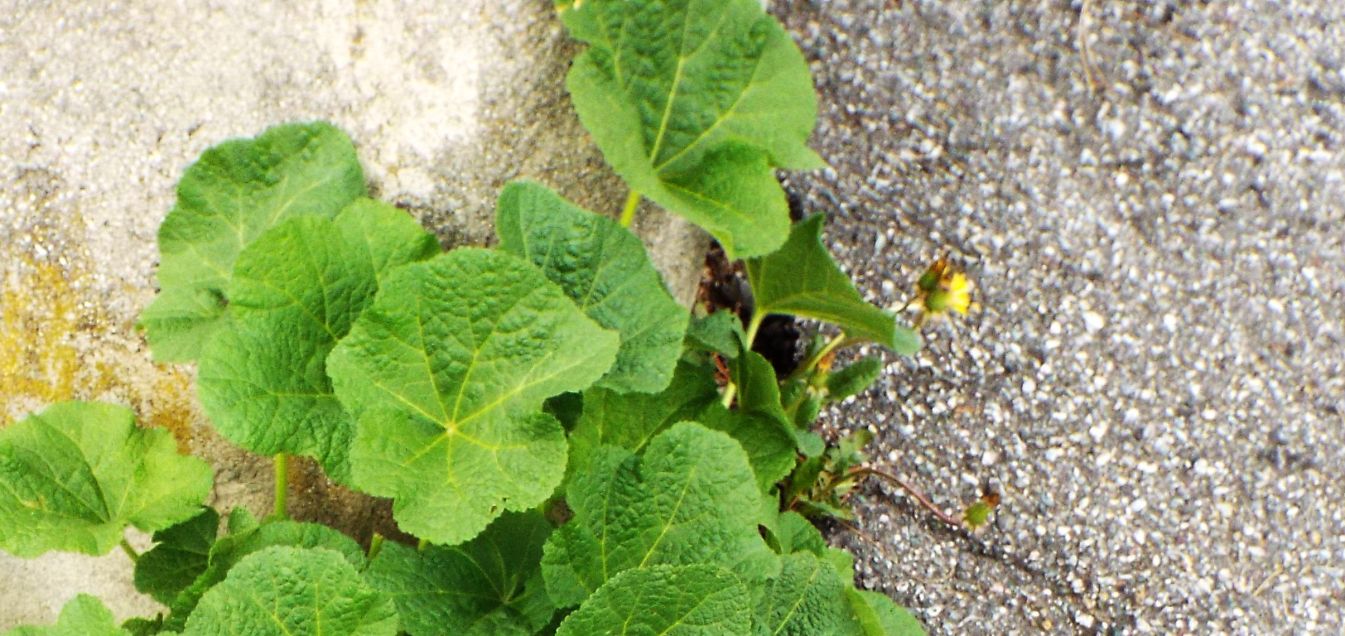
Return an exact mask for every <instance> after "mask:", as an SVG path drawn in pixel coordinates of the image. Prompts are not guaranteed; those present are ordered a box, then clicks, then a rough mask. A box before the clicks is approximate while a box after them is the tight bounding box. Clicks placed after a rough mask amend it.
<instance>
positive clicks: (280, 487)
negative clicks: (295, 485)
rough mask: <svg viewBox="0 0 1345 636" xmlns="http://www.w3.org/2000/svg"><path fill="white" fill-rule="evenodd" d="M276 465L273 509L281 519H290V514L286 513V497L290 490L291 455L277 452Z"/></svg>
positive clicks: (273, 512)
mask: <svg viewBox="0 0 1345 636" xmlns="http://www.w3.org/2000/svg"><path fill="white" fill-rule="evenodd" d="M274 465H275V471H276V474H275V483H276V492H275V505H274V508H273V509H272V514H274V515H275V516H277V517H279V518H281V519H288V518H289V515H288V514H287V513H286V505H285V498H286V495H287V494H288V492H289V477H290V471H289V456H288V455H286V454H285V453H276V456H275V461H274Z"/></svg>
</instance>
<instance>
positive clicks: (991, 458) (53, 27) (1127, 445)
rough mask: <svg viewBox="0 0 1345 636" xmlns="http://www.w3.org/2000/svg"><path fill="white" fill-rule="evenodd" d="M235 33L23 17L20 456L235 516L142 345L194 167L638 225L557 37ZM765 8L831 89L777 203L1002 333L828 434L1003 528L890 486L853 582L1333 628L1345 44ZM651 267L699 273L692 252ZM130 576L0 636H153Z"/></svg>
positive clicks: (1076, 22)
mask: <svg viewBox="0 0 1345 636" xmlns="http://www.w3.org/2000/svg"><path fill="white" fill-rule="evenodd" d="M232 4H233V3H212V4H210V5H207V6H208V8H197V7H196V6H195V5H194V4H192V5H191V6H190V7H189V6H188V5H189V3H158V2H154V3H151V2H133V3H129V4H125V3H124V4H121V5H118V6H117V7H116V8H98V7H83V6H80V7H74V6H61V7H59V8H51V7H47V6H45V5H39V3H35V2H22V1H18V0H0V236H3V237H4V238H5V240H4V241H3V242H0V266H2V267H3V268H4V270H3V272H2V273H3V281H4V285H5V287H4V296H3V302H4V304H3V305H2V306H0V310H2V311H0V364H3V365H7V366H2V367H0V373H4V375H3V378H2V379H3V382H0V420H4V419H12V418H13V417H16V416H18V415H20V414H21V413H23V412H24V411H26V410H27V409H31V408H34V407H35V406H39V405H40V404H42V403H44V402H46V401H50V400H54V399H63V398H65V397H70V396H78V397H94V398H98V397H101V398H106V399H113V400H117V401H121V402H124V403H128V404H132V405H134V406H135V407H136V408H137V409H138V410H139V411H140V412H141V413H142V414H144V416H145V418H146V419H148V420H150V421H152V422H154V423H156V424H162V425H165V426H169V427H170V428H173V429H174V431H175V432H177V433H178V435H179V439H181V440H182V441H183V443H184V445H187V446H191V447H192V448H194V449H195V450H197V451H203V452H206V453H207V454H208V455H211V456H212V458H213V459H214V461H215V463H216V465H217V468H219V469H220V471H221V482H222V485H221V487H220V488H219V489H218V490H219V492H217V496H218V497H219V499H220V500H221V501H225V502H243V504H244V505H252V506H258V505H265V502H264V498H263V495H264V493H259V492H254V491H251V490H249V489H248V487H246V486H243V484H245V483H247V481H248V479H249V478H250V477H256V475H257V471H259V470H261V471H263V472H264V470H265V467H264V466H261V465H259V464H258V463H257V462H255V461H252V460H251V459H249V458H247V457H245V456H242V455H241V454H237V453H234V454H230V453H229V452H227V451H225V450H223V449H221V448H220V446H221V445H220V444H219V443H218V441H217V440H213V439H212V438H211V437H210V436H209V435H208V434H207V433H206V432H205V431H204V429H203V428H202V427H201V423H200V421H199V416H197V415H196V412H195V404H194V401H193V399H192V397H191V394H190V390H189V380H190V375H189V373H188V372H186V371H183V370H180V369H171V368H163V367H156V366H154V365H152V364H150V363H149V362H148V356H147V352H146V351H145V350H144V347H143V343H142V341H141V340H140V339H139V337H138V336H137V335H136V334H135V333H134V332H133V331H132V329H131V328H130V324H131V322H132V321H133V319H134V316H135V315H136V313H137V312H138V311H139V309H140V308H141V307H143V305H144V304H146V303H147V302H148V300H149V299H150V298H151V296H152V293H153V277H152V275H153V264H154V259H155V250H154V231H155V228H156V227H157V225H158V223H159V221H160V220H161V219H162V217H163V215H164V214H165V213H166V212H167V210H168V208H169V207H170V205H171V202H172V196H173V195H172V185H173V183H174V182H175V181H176V179H177V178H178V176H179V175H180V173H181V171H182V169H183V168H184V167H185V166H186V165H187V163H188V162H190V161H191V159H192V158H194V157H195V156H196V155H197V154H199V153H200V151H201V150H203V149H204V148H206V147H207V146H209V145H211V144H213V143H216V142H218V141H219V140H221V139H223V138H226V137H231V136H238V135H251V134H255V133H256V132H258V131H259V130H261V129H262V128H264V127H265V126H267V125H269V124H272V123H275V122H278V121H285V120H291V119H310V118H323V119H329V120H332V121H335V122H337V123H338V124H340V125H341V126H343V127H344V128H346V129H347V130H348V131H349V132H350V133H351V135H352V137H354V138H355V140H356V143H357V146H358V147H359V149H360V152H361V157H362V159H363V160H364V162H365V168H366V172H367V174H368V176H369V180H370V184H371V187H372V188H373V189H374V190H375V191H377V192H378V193H380V194H381V195H382V196H384V197H385V198H388V199H390V200H393V201H396V202H397V203H398V204H400V205H402V206H404V207H406V208H407V209H409V210H411V211H412V213H413V214H415V215H416V216H417V217H418V218H420V219H421V220H422V221H423V222H424V223H426V224H427V225H428V226H430V227H434V228H435V229H436V230H437V231H438V232H439V233H440V236H441V237H442V238H443V239H444V242H445V243H446V244H456V243H461V242H481V241H485V240H488V238H489V227H488V225H487V219H488V218H489V213H490V210H491V208H492V206H491V201H492V200H493V197H494V193H495V192H496V191H497V190H498V187H499V186H500V185H501V184H502V183H503V182H504V181H505V180H507V179H509V178H512V177H515V176H529V177H533V178H538V179H541V180H543V181H545V182H548V183H550V184H551V185H553V186H556V187H558V188H559V189H561V190H562V191H563V192H564V193H565V194H567V195H568V196H571V197H572V198H576V199H577V200H579V201H581V202H582V203H584V204H586V205H589V206H591V207H593V208H595V209H602V210H614V209H615V208H616V207H617V206H618V205H619V204H620V201H621V198H622V191H621V188H620V187H619V185H618V184H617V183H616V182H615V180H614V179H613V178H612V177H611V176H610V174H609V172H608V171H606V170H605V169H603V168H602V167H601V160H600V158H599V157H598V156H597V155H596V154H595V152H594V150H593V149H592V148H591V147H588V146H586V145H585V144H584V143H583V138H584V135H583V133H582V130H581V129H580V128H579V127H578V124H577V121H575V119H574V117H573V115H572V113H571V112H570V109H569V103H568V100H567V99H566V97H565V95H564V93H563V90H562V88H561V87H562V77H563V74H564V70H565V68H566V64H567V61H568V59H569V56H570V55H571V54H572V52H573V49H572V48H571V45H569V44H568V43H567V42H566V38H565V37H564V35H563V33H562V32H561V31H560V28H559V25H558V24H557V23H556V21H555V20H554V19H553V18H552V17H550V14H549V10H548V9H547V8H546V6H545V5H546V4H547V3H544V2H524V1H522V0H519V1H511V2H488V1H486V0H469V1H467V2H459V3H453V4H451V5H445V4H444V3H437V2H429V1H428V0H426V1H423V2H417V1H408V2H397V3H394V2H390V1H378V0H374V1H370V2H362V3H349V4H347V3H337V2H315V1H310V2H299V3H284V4H283V5H282V4H280V3H276V4H273V5H266V6H258V5H257V4H256V3H252V4H248V5H243V4H237V5H236V7H234V8H231V5H232ZM446 7H447V8H446ZM771 9H772V11H773V12H775V13H776V14H777V15H779V16H781V17H782V18H783V19H784V20H785V21H786V23H787V25H788V26H789V28H790V30H791V31H792V32H793V33H794V34H795V36H796V37H797V38H798V39H799V40H800V42H801V45H802V47H803V49H804V51H805V54H806V55H807V56H808V57H809V59H810V60H812V62H813V68H814V73H815V74H816V77H817V81H818V86H819V89H820V91H821V93H822V105H823V115H822V123H821V126H820V128H819V131H818V134H817V136H816V138H815V142H816V145H817V147H818V148H819V149H820V150H821V151H822V153H823V155H824V156H825V157H827V158H828V160H829V161H830V163H831V165H832V168H831V169H830V170H828V171H825V172H821V173H817V174H811V175H795V176H792V177H791V179H790V183H789V186H790V188H791V189H792V190H793V191H794V192H795V193H796V194H798V195H799V196H800V197H801V199H802V200H803V201H804V203H805V206H806V207H807V208H808V209H809V211H816V212H824V213H827V214H828V215H829V216H830V217H831V225H830V230H829V239H830V241H831V242H832V244H833V246H834V247H835V248H836V250H837V251H838V253H839V254H840V257H841V259H842V261H843V262H844V263H845V264H846V266H847V267H848V268H849V269H850V271H851V272H852V273H853V274H854V275H855V276H856V277H857V279H858V280H859V283H860V286H861V287H862V288H863V289H864V290H865V291H866V293H867V294H868V295H869V297H870V298H871V299H873V300H874V301H875V302H878V303H880V304H884V305H898V304H900V303H901V302H903V301H904V300H905V298H906V294H907V290H908V289H909V286H910V283H911V281H912V280H914V278H915V276H917V275H918V272H919V271H920V269H921V268H922V267H923V266H924V265H925V264H926V263H927V262H928V261H930V260H932V259H933V258H934V257H935V256H936V255H937V254H938V253H940V252H941V251H943V250H945V249H947V250H950V251H951V252H952V254H953V256H954V257H955V258H956V259H957V260H959V261H960V262H962V263H963V264H965V265H966V266H967V267H968V269H969V270H970V272H971V274H972V276H973V278H974V279H975V280H976V282H977V284H978V286H979V289H980V298H979V299H980V301H981V303H982V304H983V305H984V309H983V310H982V311H981V312H979V313H978V314H976V315H974V316H972V317H970V318H968V319H965V320H959V321H956V322H953V323H951V324H945V325H940V326H938V327H937V328H936V329H934V330H933V331H932V332H931V333H930V334H929V339H930V342H929V346H928V347H927V348H926V350H925V351H924V352H922V353H921V354H920V355H919V356H918V357H917V358H915V359H909V360H899V359H893V360H892V364H891V365H890V366H889V368H888V372H887V374H886V375H885V376H884V377H883V379H882V380H881V381H880V383H879V386H878V387H877V388H876V389H875V390H874V391H872V392H870V393H869V394H867V395H865V396H861V397H860V398H858V399H856V400H854V401H852V402H850V403H848V404H846V405H844V406H843V407H841V408H839V409H836V410H834V411H832V412H830V413H828V415H827V423H828V426H830V427H831V428H832V429H843V428H850V427H855V426H868V427H871V428H872V429H873V430H875V431H876V432H877V433H878V438H879V442H878V443H879V446H880V448H879V449H878V450H877V452H876V461H877V463H878V464H879V465H881V466H882V467H885V468H888V469H890V470H892V471H893V472H896V473H899V474H901V475H904V476H906V477H907V478H908V479H910V480H911V481H913V482H915V483H917V484H919V485H921V486H922V487H923V488H924V489H925V490H927V491H928V493H929V494H930V496H931V497H933V498H934V499H935V500H936V501H939V502H942V503H944V504H945V505H946V506H947V507H948V508H950V509H952V508H956V507H957V505H958V504H959V503H960V502H967V501H970V500H972V499H974V498H975V497H976V496H978V495H979V494H980V492H981V489H982V488H984V487H991V488H994V489H996V490H998V491H999V492H1001V493H1002V495H1003V499H1004V503H1003V506H1002V507H1001V509H1000V511H999V512H998V514H997V516H996V517H995V521H994V523H993V524H992V525H991V527H989V528H987V529H985V530H983V531H982V532H980V533H978V534H975V535H972V534H968V533H966V532H962V531H952V530H948V529H945V528H942V527H940V526H939V525H938V524H937V523H936V522H934V521H932V519H931V517H930V516H929V515H928V514H926V513H924V512H922V511H920V510H919V509H917V508H915V507H913V506H911V505H910V504H909V502H908V501H907V500H906V499H905V498H903V497H901V496H900V495H899V494H898V493H896V492H894V491H892V490H890V489H888V488H886V487H883V486H878V485H873V486H870V487H869V488H868V489H867V490H866V491H865V493H864V497H863V498H862V501H861V504H860V506H859V521H858V526H859V530H860V532H859V533H854V532H846V531H840V532H838V533H837V534H836V535H835V540H836V541H838V542H841V543H845V544H848V545H850V546H851V547H853V548H854V549H855V550H856V551H857V553H858V554H859V556H860V562H861V570H862V573H861V577H860V578H861V582H862V583H864V584H866V585H869V586H872V587H875V588H878V589H882V590H884V591H886V592H888V593H889V594H891V595H893V596H894V597H895V598H897V599H898V600H899V601H901V602H903V603H905V604H907V605H909V606H911V607H912V609H913V610H914V611H915V612H916V613H917V614H918V615H919V616H920V617H921V618H922V620H924V621H925V622H926V623H927V624H928V626H929V627H930V630H931V632H932V633H935V634H1005V633H1107V632H1114V633H1201V634H1205V633H1210V634H1214V633H1235V634H1267V633H1338V632H1340V631H1341V630H1342V629H1345V625H1343V624H1342V616H1341V612H1340V607H1341V604H1342V601H1345V598H1343V597H1342V594H1343V592H1342V589H1345V586H1342V585H1341V581H1342V580H1343V579H1345V571H1342V566H1341V565H1340V564H1341V563H1345V537H1343V535H1342V531H1341V529H1340V528H1341V523H1342V521H1345V519H1342V516H1343V513H1342V506H1341V505H1340V504H1339V502H1340V501H1341V499H1342V497H1345V492H1342V488H1341V486H1340V483H1342V478H1345V470H1343V467H1345V457H1342V451H1341V448H1342V447H1343V446H1345V415H1343V414H1342V412H1343V410H1345V373H1342V366H1343V364H1345V354H1342V351H1343V350H1345V346H1343V345H1342V339H1345V333H1343V332H1345V283H1343V282H1342V281H1345V245H1342V241H1343V240H1345V239H1343V238H1342V237H1343V236H1345V233H1342V231H1341V229H1340V228H1342V227H1345V225H1343V223H1345V204H1342V201H1345V160H1343V159H1342V151H1341V144H1342V143H1345V133H1343V132H1342V131H1345V74H1342V67H1341V64H1342V58H1345V31H1343V30H1345V8H1342V7H1341V5H1340V4H1338V3H1335V2H1332V1H1331V0H1319V1H1317V2H1308V1H1306V0H1293V1H1289V2H1280V3H1270V2H1251V1H1247V0H1242V1H1237V2H1219V3H1202V4H1194V3H1184V2H1180V3H1179V2H1166V1H1162V0H1160V1H1157V2H1084V3H1082V4H1081V3H1080V2H1077V1H1076V2H1072V3H1069V2H1066V3H1060V2H1054V3H1046V2H1028V3H999V2H989V1H982V2H963V3H945V2H913V1H910V0H902V1H896V0H835V1H829V2H817V1H812V2H804V1H795V2H773V3H771ZM1084 9H1086V15H1085V11H1083V10H1084ZM641 231H642V233H643V235H644V236H646V237H658V253H660V254H662V255H663V258H664V263H665V265H666V267H665V271H666V270H669V269H678V268H677V267H675V266H676V265H678V264H680V266H681V269H680V271H681V273H682V274H683V275H684V276H685V275H690V274H694V271H695V268H694V267H688V266H687V265H688V264H687V262H686V255H687V254H694V253H696V252H697V250H696V249H695V248H694V239H693V238H690V237H688V235H687V234H686V233H685V232H682V231H680V230H676V228H673V229H669V228H668V226H666V224H665V223H664V222H663V221H662V220H660V219H658V218H654V217H653V216H652V215H650V222H648V223H646V224H644V226H643V227H642V228H641ZM678 285H680V286H679V287H678V288H679V289H688V288H689V287H688V286H687V284H686V280H683V281H682V282H681V283H680V284H678ZM267 483H269V482H268V481H266V480H265V479H262V480H261V484H262V487H261V490H262V491H264V490H265V488H267V487H269V486H266V484H267ZM314 487H315V488H317V489H319V490H320V489H321V485H320V484H318V485H316V486H314ZM125 564H126V560H125V558H124V557H122V556H121V555H120V554H119V553H114V554H113V555H111V556H110V557H107V558H106V559H105V560H103V561H102V562H101V563H98V564H95V563H91V562H90V561H89V560H87V559H83V558H78V557H76V558H66V557H61V558H59V559H51V560H41V561H27V562H18V561H16V560H13V559H9V558H8V557H3V556H0V580H3V581H4V582H5V584H4V585H0V628H4V627H8V626H10V625H14V624H17V623H21V622H27V621H37V622H45V621H48V620H50V619H51V618H52V617H53V616H54V614H55V611H56V610H57V609H58V608H59V607H60V605H61V604H62V603H63V602H64V600H65V599H67V598H69V597H70V596H73V595H74V594H75V593H76V592H77V591H94V592H97V593H100V594H101V595H102V596H104V598H107V599H108V600H109V604H110V605H112V606H113V607H114V609H115V611H116V612H117V613H118V614H119V615H120V616H123V617H125V616H129V615H132V614H134V613H137V612H142V611H145V610H147V609H151V608H152V606H151V605H150V604H149V603H148V601H147V599H143V598H142V597H136V596H134V595H133V594H130V593H128V588H127V587H126V586H124V585H123V587H122V588H120V590H119V591H118V590H117V589H116V588H110V587H102V588H100V587H98V586H99V585H100V584H101V583H100V580H103V581H104V582H107V581H118V580H120V581H126V580H129V576H128V573H127V572H125V570H124V566H125ZM119 565H120V566H121V567H122V568H123V569H121V570H118V568H117V566H119ZM90 572H99V574H98V575H97V576H98V577H99V579H95V578H93V575H91V574H89V573H90Z"/></svg>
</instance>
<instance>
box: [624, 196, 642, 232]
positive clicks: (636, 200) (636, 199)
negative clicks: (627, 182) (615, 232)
mask: <svg viewBox="0 0 1345 636" xmlns="http://www.w3.org/2000/svg"><path fill="white" fill-rule="evenodd" d="M638 207H640V193H639V192H636V191H634V190H631V191H630V195H629V196H627V197H626V207H624V208H622V209H621V227H630V224H631V223H634V222H635V209H636V208H638Z"/></svg>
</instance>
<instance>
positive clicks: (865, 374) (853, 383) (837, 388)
mask: <svg viewBox="0 0 1345 636" xmlns="http://www.w3.org/2000/svg"><path fill="white" fill-rule="evenodd" d="M882 374H883V361H882V359H880V358H878V357H877V356H864V357H863V358H860V359H858V360H856V361H854V362H853V363H851V364H850V366H848V367H845V368H844V369H841V370H840V371H835V372H833V373H832V374H831V375H829V376H827V399H828V401H831V402H839V401H841V400H844V399H845V398H848V397H850V396H852V395H857V394H858V393H859V392H860V391H863V390H864V389H867V388H869V386H870V385H872V384H873V383H874V381H875V380H877V379H878V376H880V375H882Z"/></svg>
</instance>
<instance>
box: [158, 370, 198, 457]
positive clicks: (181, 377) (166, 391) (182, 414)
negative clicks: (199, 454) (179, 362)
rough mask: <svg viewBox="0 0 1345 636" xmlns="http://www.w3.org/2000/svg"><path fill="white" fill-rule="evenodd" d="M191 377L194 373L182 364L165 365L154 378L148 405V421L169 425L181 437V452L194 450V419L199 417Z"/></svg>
mask: <svg viewBox="0 0 1345 636" xmlns="http://www.w3.org/2000/svg"><path fill="white" fill-rule="evenodd" d="M191 380H192V378H191V374H189V373H187V372H186V371H183V370H182V369H180V368H169V369H164V370H163V373H162V374H161V375H159V376H158V377H156V378H155V379H154V392H153V394H151V395H150V396H149V400H148V402H149V404H147V405H146V408H147V410H148V416H147V417H146V420H145V422H146V423H147V424H149V425H150V426H157V427H160V428H165V429H168V431H169V432H171V433H172V434H173V438H174V439H176V440H177V449H178V452H180V453H187V452H188V451H190V450H191V442H192V422H193V421H194V420H195V419H196V405H195V401H194V400H193V399H192V383H191Z"/></svg>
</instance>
